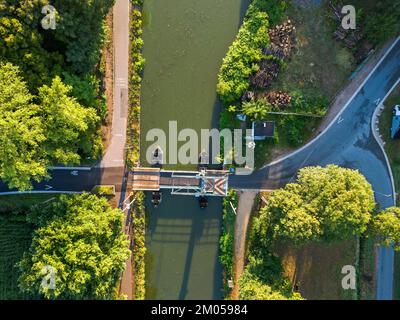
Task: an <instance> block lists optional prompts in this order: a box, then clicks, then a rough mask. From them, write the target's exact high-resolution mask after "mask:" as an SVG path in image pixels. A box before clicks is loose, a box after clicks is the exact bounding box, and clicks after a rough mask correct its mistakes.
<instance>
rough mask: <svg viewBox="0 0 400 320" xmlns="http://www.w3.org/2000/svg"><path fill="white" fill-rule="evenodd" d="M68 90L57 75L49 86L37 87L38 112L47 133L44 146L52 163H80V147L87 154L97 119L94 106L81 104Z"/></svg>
mask: <svg viewBox="0 0 400 320" xmlns="http://www.w3.org/2000/svg"><path fill="white" fill-rule="evenodd" d="M71 90H72V87H70V86H68V85H65V84H63V83H62V81H61V79H60V78H59V77H56V78H54V79H53V82H52V84H51V86H46V85H45V86H43V87H42V88H40V89H39V101H40V116H41V117H42V119H43V123H44V130H45V133H46V137H47V139H46V141H45V143H44V149H45V152H46V154H47V156H48V157H49V159H50V160H51V161H52V162H53V163H62V164H79V162H80V154H79V151H83V152H85V153H89V154H90V149H91V147H92V146H91V145H90V143H88V140H89V139H90V137H91V136H93V134H94V132H95V130H96V126H97V123H98V122H99V120H100V119H99V117H98V116H97V115H96V110H95V109H93V108H84V107H82V106H81V105H80V104H79V103H78V102H77V101H76V99H75V98H73V97H71V96H70V92H71Z"/></svg>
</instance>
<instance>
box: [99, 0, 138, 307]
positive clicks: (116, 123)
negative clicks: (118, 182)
mask: <svg viewBox="0 0 400 320" xmlns="http://www.w3.org/2000/svg"><path fill="white" fill-rule="evenodd" d="M129 13H130V1H128V0H116V2H115V5H114V8H113V53H114V68H113V69H114V94H113V115H112V129H111V142H110V145H109V146H108V148H107V151H106V154H105V155H104V157H103V160H102V161H101V164H100V166H101V167H107V168H110V167H114V168H119V169H118V170H120V176H121V177H123V176H124V170H125V169H124V167H125V143H126V128H127V117H128V76H129V74H128V73H129V18H130V17H129ZM128 195H129V193H128V192H127V190H126V187H125V188H124V191H123V192H122V193H117V194H116V199H117V201H119V204H118V207H121V208H122V207H123V206H124V205H123V203H124V201H125V198H126V197H127V196H128ZM127 211H129V210H125V211H124V213H125V220H124V232H125V234H127V236H128V238H129V241H131V239H130V227H131V226H130V219H129V213H128V212H127ZM132 270H133V268H132V257H129V258H128V260H127V261H126V267H125V271H124V273H123V274H122V279H121V286H120V294H123V295H125V296H126V297H127V299H128V300H132V299H133V289H134V279H133V274H132Z"/></svg>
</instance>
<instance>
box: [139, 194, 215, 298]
mask: <svg viewBox="0 0 400 320" xmlns="http://www.w3.org/2000/svg"><path fill="white" fill-rule="evenodd" d="M150 198H151V195H150V194H148V197H147V199H148V201H147V208H148V214H149V217H150V219H149V220H150V221H149V223H148V228H147V233H146V246H147V248H148V254H147V258H146V259H147V261H146V284H147V288H146V291H147V292H146V295H147V299H220V298H222V296H221V266H220V264H219V261H218V241H219V235H220V217H221V210H222V204H221V199H217V198H214V199H210V201H209V207H208V208H206V209H200V207H199V204H198V199H196V198H194V197H185V196H171V195H170V194H167V193H166V192H164V195H163V202H162V204H161V205H160V206H159V207H158V208H156V209H155V208H152V207H151V203H150Z"/></svg>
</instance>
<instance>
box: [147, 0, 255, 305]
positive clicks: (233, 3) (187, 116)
mask: <svg viewBox="0 0 400 320" xmlns="http://www.w3.org/2000/svg"><path fill="white" fill-rule="evenodd" d="M247 5H248V0H145V5H144V11H143V12H144V33H143V40H144V43H145V45H144V50H143V54H144V57H145V59H146V66H145V70H144V77H143V84H142V111H141V112H142V115H141V116H142V118H141V163H142V165H143V166H144V165H146V161H145V158H146V149H147V147H148V146H149V145H150V144H151V143H152V142H146V141H145V138H146V134H147V132H148V131H149V130H150V129H153V128H160V129H163V130H164V131H165V132H166V133H167V134H168V127H169V121H177V124H178V130H180V129H184V128H191V129H194V130H196V131H197V132H199V131H200V129H210V128H217V127H218V119H219V112H220V104H219V102H218V99H217V96H216V92H215V91H216V83H217V73H218V70H219V68H220V65H221V62H222V58H223V57H224V56H225V54H226V52H227V50H228V47H229V45H230V44H231V43H232V41H233V39H234V38H235V35H236V33H237V31H238V28H239V26H240V23H241V19H242V17H243V14H244V12H245V10H246V7H247ZM166 168H172V169H193V167H187V166H186V167H185V166H180V165H174V166H170V167H168V166H166ZM148 198H149V197H148ZM147 209H148V215H149V216H148V217H149V220H148V228H147V234H146V246H147V250H148V251H147V252H148V253H147V263H146V284H147V298H148V299H220V298H222V292H221V282H222V280H221V278H222V274H221V272H222V271H221V266H220V264H219V261H218V246H219V244H218V242H219V235H220V223H221V212H222V204H221V199H210V205H209V207H208V208H207V209H206V210H200V208H199V206H198V202H197V199H195V198H191V197H176V196H174V197H173V196H171V195H169V194H167V192H164V198H163V202H162V204H161V206H160V207H159V208H157V209H154V208H152V206H151V204H150V203H147Z"/></svg>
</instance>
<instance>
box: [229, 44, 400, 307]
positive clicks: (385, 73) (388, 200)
mask: <svg viewBox="0 0 400 320" xmlns="http://www.w3.org/2000/svg"><path fill="white" fill-rule="evenodd" d="M399 78H400V38H398V39H397V41H396V42H395V43H394V44H393V46H392V47H391V48H390V49H389V51H388V52H387V54H386V55H385V56H384V58H383V60H382V62H381V63H380V64H379V65H378V67H377V68H375V69H374V71H373V72H372V73H371V74H370V76H369V78H367V80H366V81H365V82H364V84H363V85H362V86H361V87H360V88H359V90H358V91H357V92H356V94H355V95H354V97H353V98H352V99H351V100H350V101H349V102H348V104H347V106H346V107H345V109H344V110H343V111H342V113H341V114H340V115H339V116H338V117H337V118H336V119H335V120H334V121H333V122H332V123H331V125H330V126H329V127H328V128H327V129H326V130H325V131H324V132H323V133H322V134H320V135H319V136H318V137H317V138H316V139H315V140H313V141H311V142H310V143H309V144H307V145H306V146H305V147H303V148H302V149H300V150H298V151H296V152H295V153H293V154H291V155H289V156H287V157H285V158H283V159H281V160H278V161H276V162H274V163H272V164H270V165H268V166H266V167H264V168H263V169H261V170H259V171H256V172H255V173H253V174H252V175H251V176H248V177H242V176H232V177H231V179H230V181H229V182H230V185H231V187H235V188H241V189H246V188H247V189H248V188H251V189H276V188H279V187H282V186H283V185H285V184H286V183H288V182H291V181H292V180H293V179H295V178H296V174H297V172H298V170H299V169H300V168H303V167H305V166H315V165H321V166H325V165H327V164H337V165H339V166H342V167H346V168H351V169H358V170H359V171H360V172H361V173H362V174H363V175H364V176H365V177H366V178H367V180H368V181H369V182H370V183H371V184H372V187H373V189H374V191H375V198H376V201H377V203H378V204H379V205H380V207H381V208H387V207H391V206H393V205H395V190H394V187H393V183H392V176H391V171H390V167H389V166H388V163H387V161H386V158H385V154H384V152H383V151H382V149H381V147H380V145H379V144H378V143H377V141H376V140H375V138H374V136H373V133H372V129H371V120H372V116H373V113H374V111H375V109H376V108H377V105H379V104H380V102H381V101H382V100H383V99H384V98H385V97H386V95H387V94H388V92H390V91H391V89H392V88H393V86H394V85H395V84H396V83H398V80H399ZM388 129H389V128H388ZM393 262H394V252H393V249H392V248H382V247H381V248H379V254H378V279H377V286H378V288H377V299H392V296H393Z"/></svg>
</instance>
